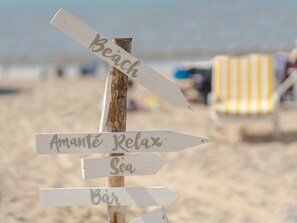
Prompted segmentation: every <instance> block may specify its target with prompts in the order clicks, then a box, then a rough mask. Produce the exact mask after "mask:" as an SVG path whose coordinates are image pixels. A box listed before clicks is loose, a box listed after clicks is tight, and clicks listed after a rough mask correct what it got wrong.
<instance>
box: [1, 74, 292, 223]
mask: <svg viewBox="0 0 297 223" xmlns="http://www.w3.org/2000/svg"><path fill="white" fill-rule="evenodd" d="M0 87H1V88H4V87H7V88H17V89H20V90H21V91H20V92H19V93H15V94H1V96H0V108H1V109H0V111H1V112H0V114H1V115H0V126H1V134H0V205H1V206H0V222H1V223H2V222H3V223H16V222H26V223H27V222H28V223H33V222H40V223H43V222H46V223H48V222H53V223H62V222H63V223H68V222H69V223H70V222H71V223H84V222H87V223H95V222H96V223H98V222H100V223H102V222H107V221H106V208H105V207H47V206H42V205H41V204H40V203H39V198H38V190H39V188H43V187H46V188H49V187H85V186H105V179H104V178H103V179H96V180H87V181H85V180H83V179H82V177H81V169H80V159H81V158H82V157H98V156H100V155H59V156H54V155H37V154H36V152H35V133H54V132H93V131H97V130H98V126H99V119H100V111H99V102H100V98H101V96H102V94H103V90H104V89H103V87H104V81H103V79H101V78H83V79H73V80H59V79H51V80H36V81H21V80H19V81H16V80H14V81H1V82H0ZM148 94H149V92H148V91H146V90H144V89H143V88H141V87H138V88H137V89H135V91H134V96H135V97H137V98H138V99H143V98H145V97H146V96H147V95H148ZM193 109H194V111H189V110H186V109H181V108H177V107H174V106H171V105H169V104H167V103H165V102H162V103H160V107H159V108H156V109H151V110H143V111H137V112H129V113H128V117H127V130H173V131H178V132H183V133H188V134H193V135H198V136H205V137H209V133H208V127H209V124H210V123H209V121H208V112H207V107H206V106H204V105H199V104H193ZM296 111H297V110H296V109H283V110H282V113H281V129H282V134H283V135H282V138H281V140H279V141H276V140H274V139H273V137H272V133H273V129H272V123H270V122H252V123H248V125H247V126H245V129H244V130H243V129H242V128H241V127H240V125H238V124H233V123H228V124H227V125H225V126H224V127H222V128H221V129H219V131H218V133H217V134H216V138H215V139H213V140H212V142H211V143H208V144H206V145H203V146H196V147H192V148H190V149H187V150H183V151H180V152H178V153H159V154H158V155H160V156H161V157H162V158H163V159H164V160H166V162H167V163H166V165H165V166H164V167H163V168H162V169H161V170H160V171H159V172H158V173H157V174H156V175H153V176H134V177H126V185H127V186H166V187H168V188H170V189H171V190H174V191H176V192H177V193H179V195H180V196H181V198H180V199H179V200H178V201H176V202H175V203H173V204H172V205H170V206H167V207H165V209H166V212H167V216H168V218H169V220H170V222H173V223H174V222H176V223H178V222H187V223H195V222H199V223H204V222H205V223H206V222H207V223H217V222H220V223H221V222H228V223H238V222H240V223H248V222H253V223H256V222H259V223H263V222H265V223H266V222H269V223H279V222H285V223H293V222H297V202H296V201H297V122H296V120H297V112H296ZM153 209H154V207H137V206H133V207H127V213H126V219H127V222H128V221H129V220H132V219H134V218H136V217H138V216H139V215H141V214H144V213H146V212H147V211H149V210H153Z"/></svg>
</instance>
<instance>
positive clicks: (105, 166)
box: [82, 154, 165, 180]
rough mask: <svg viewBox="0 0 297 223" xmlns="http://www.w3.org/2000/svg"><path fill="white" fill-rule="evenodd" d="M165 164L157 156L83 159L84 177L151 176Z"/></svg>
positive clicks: (86, 178)
mask: <svg viewBox="0 0 297 223" xmlns="http://www.w3.org/2000/svg"><path fill="white" fill-rule="evenodd" d="M164 163H165V162H164V161H163V160H162V159H160V158H159V157H158V156H156V155H155V154H148V155H133V156H114V157H104V158H91V159H82V177H83V179H85V180H88V179H93V178H98V177H107V176H132V175H151V174H155V173H156V172H157V171H158V170H159V169H160V168H161V167H162V166H163V165H164Z"/></svg>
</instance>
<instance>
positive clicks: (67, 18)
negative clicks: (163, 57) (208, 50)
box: [51, 9, 191, 108]
mask: <svg viewBox="0 0 297 223" xmlns="http://www.w3.org/2000/svg"><path fill="white" fill-rule="evenodd" d="M51 24H52V25H53V26H55V27H56V28H58V29H60V30H61V31H62V32H64V33H66V34H67V35H69V36H70V37H72V38H73V39H74V40H76V41H77V42H78V43H80V44H81V45H82V46H84V47H86V48H87V49H89V50H90V51H91V52H93V53H94V54H95V55H97V56H99V57H100V58H101V59H103V60H105V61H106V62H107V63H109V64H110V65H112V66H114V67H115V68H117V69H118V70H120V71H122V72H123V73H124V74H126V75H128V76H129V77H131V78H133V79H134V80H136V81H138V82H139V83H140V84H141V85H143V86H144V87H146V88H147V89H149V90H151V91H152V92H153V93H155V94H156V95H158V96H159V97H161V98H163V99H165V100H167V101H169V102H170V103H172V104H174V105H177V106H181V107H185V108H191V106H190V104H189V102H188V101H187V99H186V98H185V96H184V95H183V94H182V92H181V91H180V89H179V88H178V87H177V86H176V85H175V84H174V83H172V82H171V81H169V80H167V79H166V78H165V77H163V76H162V75H161V74H159V73H157V72H156V71H155V70H153V69H152V68H150V67H148V66H147V65H145V64H143V63H142V62H141V61H140V60H138V59H137V58H135V57H133V56H132V55H131V54H129V53H128V52H126V51H125V50H123V49H122V48H120V47H119V46H117V45H116V44H114V43H112V42H110V41H108V40H107V39H106V38H105V37H104V36H102V35H101V34H99V33H97V32H96V31H95V30H94V29H92V28H91V27H89V26H88V25H86V24H85V23H83V22H82V21H80V20H79V19H77V18H75V17H74V16H73V15H71V14H70V13H69V12H67V11H65V10H64V9H60V10H59V11H58V12H57V14H56V15H55V16H54V18H53V19H52V21H51Z"/></svg>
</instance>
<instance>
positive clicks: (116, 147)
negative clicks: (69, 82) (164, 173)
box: [36, 131, 208, 154]
mask: <svg viewBox="0 0 297 223" xmlns="http://www.w3.org/2000/svg"><path fill="white" fill-rule="evenodd" d="M207 141H208V140H207V139H206V138H202V137H198V136H192V135H186V134H181V133H177V132H172V131H141V132H134V131H133V132H103V133H98V132H97V133H61V134H60V133H59V134H57V133H54V134H47V133H42V134H36V149H37V153H38V154H87V153H89V154H94V153H138V152H141V153H149V152H174V151H179V150H182V149H185V148H188V147H192V146H195V145H199V144H204V143H206V142H207Z"/></svg>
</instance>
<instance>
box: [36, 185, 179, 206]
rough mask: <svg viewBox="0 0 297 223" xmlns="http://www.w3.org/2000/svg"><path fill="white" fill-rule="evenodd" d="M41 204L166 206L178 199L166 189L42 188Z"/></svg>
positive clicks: (40, 191)
mask: <svg viewBox="0 0 297 223" xmlns="http://www.w3.org/2000/svg"><path fill="white" fill-rule="evenodd" d="M39 196H40V197H39V198H40V202H41V203H42V204H44V205H54V206H72V205H76V206H89V205H105V206H108V205H112V206H128V205H140V206H165V205H169V204H171V203H173V202H174V201H176V200H177V199H178V195H177V194H176V193H175V192H173V191H171V190H169V189H168V188H166V187H98V188H96V187H90V188H42V189H40V190H39Z"/></svg>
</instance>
